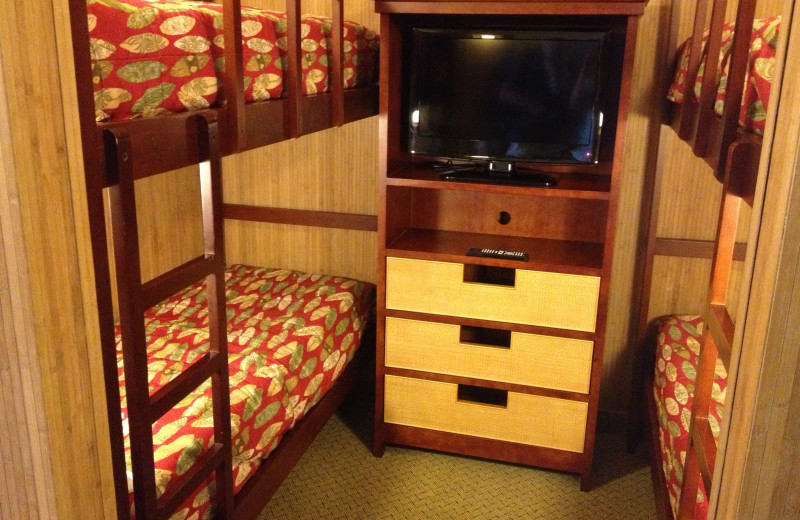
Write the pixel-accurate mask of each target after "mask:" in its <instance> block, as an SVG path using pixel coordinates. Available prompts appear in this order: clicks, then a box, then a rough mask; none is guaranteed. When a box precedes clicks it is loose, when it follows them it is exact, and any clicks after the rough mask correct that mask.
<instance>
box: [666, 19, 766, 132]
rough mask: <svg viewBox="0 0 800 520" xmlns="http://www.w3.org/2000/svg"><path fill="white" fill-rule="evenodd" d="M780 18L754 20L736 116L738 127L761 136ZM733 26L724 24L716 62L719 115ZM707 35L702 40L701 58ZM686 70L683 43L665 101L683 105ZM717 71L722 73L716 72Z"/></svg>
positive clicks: (697, 87) (697, 85)
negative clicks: (738, 110)
mask: <svg viewBox="0 0 800 520" xmlns="http://www.w3.org/2000/svg"><path fill="white" fill-rule="evenodd" d="M780 22H781V17H780V16H773V17H770V18H762V19H757V20H755V21H754V22H753V32H752V37H751V40H750V59H749V62H748V67H747V73H746V75H745V88H744V93H743V94H742V106H741V110H740V113H739V124H740V125H741V126H742V128H744V129H745V130H748V131H752V132H755V133H757V134H759V135H761V134H763V133H764V122H765V119H766V115H767V107H768V104H769V94H770V86H771V84H772V77H773V74H774V71H775V49H776V47H777V44H778V31H779V29H780ZM734 29H735V24H733V23H728V24H725V26H724V29H723V32H722V46H721V47H720V54H719V61H718V71H717V74H718V75H719V79H718V88H717V96H716V100H715V103H714V110H715V112H716V113H717V114H718V115H722V108H723V103H724V101H725V86H726V84H727V79H728V68H729V63H730V57H731V46H732V43H733V32H734ZM707 38H708V34H706V36H705V38H704V39H703V51H702V52H703V55H705V45H706V40H707ZM688 67H689V45H688V42H686V43H684V45H683V47H682V49H681V51H680V54H679V58H678V68H677V71H676V73H675V78H674V80H673V82H672V85H671V86H670V88H669V92H668V93H667V98H668V99H669V100H670V101H674V102H675V103H682V102H683V99H684V96H685V95H686V83H687V80H686V76H687V69H688ZM704 69H705V66H704V65H703V63H702V62H701V65H700V69H699V70H698V73H697V78H695V83H694V87H693V92H694V96H695V99H697V98H699V96H700V87H701V85H702V82H703V73H704ZM719 71H722V72H721V73H719Z"/></svg>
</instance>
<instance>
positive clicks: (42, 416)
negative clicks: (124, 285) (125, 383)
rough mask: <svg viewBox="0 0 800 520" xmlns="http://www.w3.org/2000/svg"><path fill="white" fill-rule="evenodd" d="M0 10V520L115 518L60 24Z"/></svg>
mask: <svg viewBox="0 0 800 520" xmlns="http://www.w3.org/2000/svg"><path fill="white" fill-rule="evenodd" d="M56 4H58V5H56ZM4 8H5V9H4V12H3V16H2V17H0V167H2V171H3V175H2V184H1V185H0V226H2V230H1V232H0V235H1V236H2V241H3V243H2V248H3V254H2V255H1V256H0V270H2V275H0V280H2V282H3V283H2V289H0V314H2V316H1V318H2V324H3V335H2V343H3V344H2V349H1V350H2V351H3V356H2V358H0V362H1V363H2V367H1V370H0V371H2V377H3V380H2V384H3V391H2V393H3V400H2V402H0V406H2V410H0V416H2V417H3V418H4V419H3V421H2V424H0V432H1V433H0V435H2V438H3V439H2V442H0V450H1V451H2V460H3V466H4V470H3V475H4V477H3V479H2V481H3V484H4V485H3V486H2V487H0V504H2V507H0V515H2V517H3V518H4V519H14V520H18V519H44V518H47V519H51V518H52V519H71V518H86V519H98V520H99V519H102V518H109V517H111V516H112V515H113V514H114V509H113V488H111V487H109V485H110V482H111V481H110V471H109V470H110V462H109V449H108V432H107V429H106V428H105V427H104V425H105V424H106V422H107V419H106V418H105V399H104V396H103V391H102V381H101V377H102V376H100V377H98V374H102V371H98V370H97V369H98V367H99V358H98V352H99V341H98V338H97V326H96V325H97V321H96V320H97V318H96V305H95V304H94V300H93V298H94V287H93V283H94V282H93V276H92V270H91V262H90V258H89V246H88V243H89V241H88V223H87V219H86V206H85V196H84V192H83V183H82V178H83V164H82V159H81V152H80V138H79V134H78V132H77V120H78V117H77V113H76V110H77V108H76V104H75V98H76V94H75V80H74V71H73V68H72V56H71V45H70V34H69V26H68V13H67V12H66V4H65V3H63V2H61V3H58V2H57V3H53V2H50V1H49V0H33V1H31V2H26V3H25V5H20V4H10V5H5V6H4ZM42 34H48V35H52V37H50V38H44V39H43V38H42V36H41V35H42ZM30 42H35V45H34V44H29V43H30ZM31 62H41V63H44V62H47V63H58V66H52V67H38V68H37V67H31V66H30V63H31ZM98 390H99V391H98ZM76 475H79V476H80V478H81V479H82V480H83V481H85V482H92V483H93V485H92V491H93V492H92V493H86V492H85V490H86V488H85V487H83V486H79V485H75V484H76Z"/></svg>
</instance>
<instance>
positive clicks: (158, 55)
mask: <svg viewBox="0 0 800 520" xmlns="http://www.w3.org/2000/svg"><path fill="white" fill-rule="evenodd" d="M87 4H88V13H89V36H90V52H91V59H92V75H93V81H94V96H95V118H96V119H97V121H119V120H125V119H132V118H138V117H150V116H155V115H159V114H163V113H172V112H184V111H186V110H197V109H203V108H208V107H211V106H215V105H216V104H218V103H219V101H221V100H222V96H221V94H220V90H221V88H222V81H221V78H222V71H223V70H224V67H225V65H224V58H223V52H224V46H225V42H224V41H223V34H222V6H221V5H219V4H212V3H207V2H199V1H189V0H174V1H169V0H152V1H151V0H87ZM286 31H287V24H286V18H285V15H284V14H283V13H277V12H272V11H266V10H261V9H254V8H248V7H245V8H243V9H242V40H243V41H242V45H243V59H244V96H245V102H247V103H249V102H256V101H264V100H267V99H274V98H279V97H281V96H282V95H283V84H284V82H283V71H284V69H285V64H284V60H285V57H286V49H287V39H286V38H287V33H286ZM344 33H345V34H344V53H345V57H344V87H345V88H350V87H358V86H362V85H366V84H370V83H374V82H375V81H376V79H377V70H378V67H377V58H378V37H377V35H376V34H375V33H374V32H373V31H371V30H369V29H366V28H365V27H363V26H362V25H359V24H356V23H353V22H346V23H345V27H344ZM330 34H331V21H330V19H327V18H324V17H320V16H311V15H304V16H303V17H302V21H301V34H300V37H301V38H302V41H301V52H302V69H303V70H302V72H303V85H302V89H303V94H316V93H319V92H326V91H327V90H328V65H329V62H330V59H331V58H330V51H329V48H330Z"/></svg>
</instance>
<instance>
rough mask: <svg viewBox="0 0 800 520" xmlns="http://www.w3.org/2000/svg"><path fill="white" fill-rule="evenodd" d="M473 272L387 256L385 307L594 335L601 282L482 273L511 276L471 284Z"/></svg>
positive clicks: (513, 272) (521, 273)
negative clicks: (578, 331)
mask: <svg viewBox="0 0 800 520" xmlns="http://www.w3.org/2000/svg"><path fill="white" fill-rule="evenodd" d="M472 267H476V266H469V272H468V268H467V266H465V265H464V264H456V263H450V262H436V261H429V260H416V259H409V258H394V257H389V258H387V259H386V307H387V308H388V309H395V310H404V311H416V312H425V313H429V314H441V315H445V316H461V317H465V318H475V319H485V320H493V321H502V322H509V323H523V324H527V325H541V326H543V327H555V328H561V329H571V330H580V331H586V332H594V330H595V322H596V319H597V302H598V298H599V294H600V278H599V277H597V276H584V275H574V274H564V273H550V272H543V271H529V270H524V269H505V270H501V269H500V268H485V272H488V273H490V274H492V273H494V274H496V273H498V272H500V274H502V275H504V276H505V275H508V274H510V275H511V276H505V277H506V278H507V280H503V281H502V282H501V283H498V282H496V281H494V279H493V278H494V277H493V276H487V277H486V281H481V280H478V281H470V280H474V279H475V277H473V276H472V275H471V268H472ZM465 274H469V276H465ZM478 278H480V277H478ZM465 279H466V281H465ZM509 280H510V281H509Z"/></svg>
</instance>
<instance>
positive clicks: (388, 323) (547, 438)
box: [374, 0, 644, 489]
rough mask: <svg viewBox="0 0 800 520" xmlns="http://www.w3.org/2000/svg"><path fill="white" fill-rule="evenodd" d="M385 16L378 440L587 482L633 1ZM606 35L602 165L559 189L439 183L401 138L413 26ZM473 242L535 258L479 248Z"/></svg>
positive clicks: (404, 7)
mask: <svg viewBox="0 0 800 520" xmlns="http://www.w3.org/2000/svg"><path fill="white" fill-rule="evenodd" d="M376 9H377V10H378V11H379V12H380V13H381V60H382V61H381V82H380V88H381V107H380V137H381V139H380V143H381V144H380V146H381V164H380V167H381V183H380V189H381V193H380V208H379V217H378V220H379V226H378V227H379V231H378V232H379V252H378V254H379V263H378V264H379V266H380V267H379V277H378V281H379V284H378V285H379V289H378V293H379V294H378V315H379V316H378V354H377V363H376V402H375V411H376V417H375V439H374V451H375V453H376V454H378V455H380V454H381V453H382V452H383V449H384V446H385V444H387V443H391V444H398V445H407V446H415V447H421V448H427V449H435V450H441V451H448V452H452V453H459V454H465V455H470V456H477V457H485V458H490V459H496V460H504V461H510V462H516V463H523V464H530V465H535V466H541V467H547V468H555V469H560V470H565V471H569V472H574V473H578V474H580V476H581V487H582V488H583V489H587V488H588V487H589V477H590V470H591V464H592V456H593V451H594V437H595V426H596V422H597V406H598V397H599V388H600V375H601V372H602V358H603V342H604V337H605V331H606V326H607V323H606V308H607V305H608V288H609V285H610V284H609V282H610V280H609V278H610V274H611V265H612V251H613V240H614V232H615V228H616V220H617V199H618V197H619V190H620V183H621V182H622V180H621V172H622V165H621V157H622V150H624V139H625V126H626V125H625V123H626V120H627V117H626V114H627V110H628V103H629V83H630V70H631V66H632V60H633V45H634V42H635V35H636V27H637V21H638V16H639V15H640V14H641V13H642V11H643V9H644V3H643V2H639V1H620V2H583V1H565V2H548V1H541V2H535V1H534V2H525V1H495V2H474V1H448V2H443V1H411V2H405V1H393V0H385V1H384V0H376ZM482 24H485V25H492V26H500V27H514V28H520V27H522V28H525V27H538V26H546V27H548V28H556V29H558V28H561V27H569V28H573V27H589V28H592V29H598V28H599V29H601V30H603V31H608V33H609V34H610V38H609V58H608V68H607V72H606V74H605V75H604V79H603V81H604V82H605V85H604V86H605V92H606V96H605V98H604V114H605V117H606V121H605V124H604V126H603V134H602V140H601V145H600V153H599V159H598V161H597V163H596V164H553V163H543V164H535V165H530V164H527V165H522V166H523V167H535V168H536V169H537V170H539V171H542V172H545V173H547V174H548V175H551V176H553V177H554V178H556V179H557V182H556V184H555V185H554V186H551V187H531V186H517V185H499V184H493V183H462V182H450V181H445V180H441V179H440V177H439V176H438V175H437V173H436V171H435V170H434V168H433V166H432V164H431V160H430V159H426V158H421V157H417V156H415V155H414V154H411V153H410V152H409V151H408V150H407V145H406V139H405V136H404V132H405V130H404V128H403V126H404V121H405V117H404V115H403V113H404V110H405V108H404V103H406V101H405V100H406V94H405V93H404V89H405V85H407V80H406V77H405V75H407V74H408V63H407V62H408V59H409V51H408V47H409V45H408V42H409V38H410V37H411V36H410V35H411V33H412V30H413V29H414V28H418V27H424V28H447V29H452V28H464V27H481V26H482ZM470 248H489V249H496V250H510V251H520V252H524V253H526V254H527V259H526V260H516V259H505V258H490V257H475V256H471V255H468V254H467V252H468V250H469V249H470Z"/></svg>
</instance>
